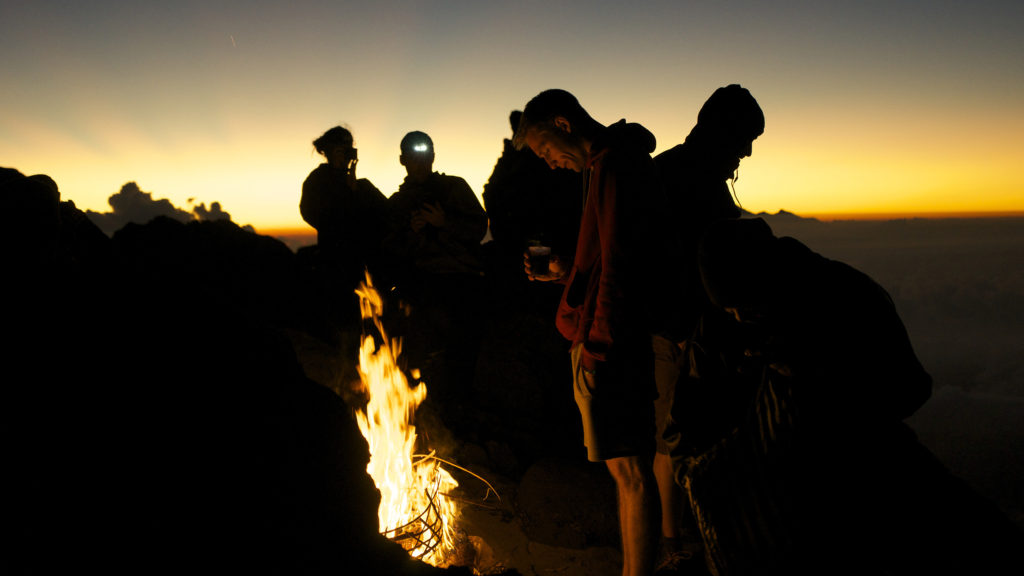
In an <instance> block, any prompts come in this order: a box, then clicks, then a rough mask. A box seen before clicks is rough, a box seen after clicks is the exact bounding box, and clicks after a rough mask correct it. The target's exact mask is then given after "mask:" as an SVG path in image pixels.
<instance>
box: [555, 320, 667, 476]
mask: <svg viewBox="0 0 1024 576" xmlns="http://www.w3.org/2000/svg"><path fill="white" fill-rule="evenodd" d="M633 348H634V349H633V350H632V351H630V352H628V353H621V352H622V350H621V348H620V353H619V354H617V355H616V358H615V359H614V360H608V361H605V362H602V363H601V364H600V366H599V367H598V368H597V370H596V372H591V371H589V370H585V369H584V368H583V362H582V361H581V360H582V355H583V345H582V344H577V345H575V346H573V347H572V350H571V351H570V355H571V357H572V372H573V395H574V396H575V397H576V406H577V407H579V410H580V418H581V420H582V423H583V443H584V445H586V447H587V459H588V460H590V461H591V462H602V461H605V460H611V459H612V458H620V457H625V456H645V457H650V456H653V454H654V430H655V427H654V402H653V400H654V397H655V395H656V394H657V390H656V386H655V382H654V360H653V358H652V357H651V348H650V340H649V339H648V340H647V341H646V342H645V343H643V344H640V345H638V346H635V347H633Z"/></svg>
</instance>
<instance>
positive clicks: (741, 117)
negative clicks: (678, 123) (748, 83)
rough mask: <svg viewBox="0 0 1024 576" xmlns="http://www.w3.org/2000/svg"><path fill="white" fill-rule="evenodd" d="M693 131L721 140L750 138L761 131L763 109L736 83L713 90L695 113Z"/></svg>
mask: <svg viewBox="0 0 1024 576" xmlns="http://www.w3.org/2000/svg"><path fill="white" fill-rule="evenodd" d="M695 130H697V131H699V132H703V133H705V134H707V135H708V136H710V137H712V138H714V139H717V140H721V139H724V138H728V139H743V140H753V139H755V138H757V137H758V136H760V135H761V134H763V133H764V112H762V111H761V107H760V106H759V105H758V104H757V100H755V99H754V96H753V95H751V94H750V91H749V90H747V89H746V88H743V87H742V86H740V85H739V84H730V85H728V86H723V87H721V88H719V89H717V90H715V91H714V92H713V93H712V94H711V96H710V97H709V98H708V99H707V101H706V102H704V105H703V106H702V107H701V109H700V112H698V113H697V126H696V127H695Z"/></svg>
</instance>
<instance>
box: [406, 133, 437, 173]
mask: <svg viewBox="0 0 1024 576" xmlns="http://www.w3.org/2000/svg"><path fill="white" fill-rule="evenodd" d="M399 148H400V149H401V152H402V153H401V155H400V156H399V157H398V161H399V162H401V163H402V166H405V172H406V174H407V175H408V178H409V179H410V180H412V181H414V182H422V181H424V180H426V179H427V178H428V177H429V176H430V175H431V174H432V173H433V171H434V141H433V140H431V139H430V136H429V135H427V133H425V132H420V131H418V130H414V131H412V132H409V133H408V134H406V135H405V137H404V138H402V142H401V144H399Z"/></svg>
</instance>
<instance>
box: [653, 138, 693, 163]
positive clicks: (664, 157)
mask: <svg viewBox="0 0 1024 576" xmlns="http://www.w3.org/2000/svg"><path fill="white" fill-rule="evenodd" d="M689 156H690V149H689V148H687V146H686V144H685V143H684V144H676V145H675V146H673V147H671V148H669V149H668V150H665V151H663V152H660V153H658V154H657V155H656V156H655V157H654V161H655V162H656V163H657V164H658V166H671V165H674V164H677V163H679V162H681V161H683V160H685V159H686V158H688V157H689Z"/></svg>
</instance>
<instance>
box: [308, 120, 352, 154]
mask: <svg viewBox="0 0 1024 576" xmlns="http://www.w3.org/2000/svg"><path fill="white" fill-rule="evenodd" d="M353 143H354V140H353V139H352V133H351V132H349V131H348V129H346V128H342V127H341V126H335V127H334V128H331V129H330V130H328V131H327V132H324V133H323V135H321V136H320V137H319V138H317V139H316V140H313V148H314V149H315V150H316V151H317V152H319V153H320V154H323V155H325V156H326V155H327V152H328V151H330V150H331V149H332V148H334V147H336V146H342V147H345V148H351V147H352V144H353Z"/></svg>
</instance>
